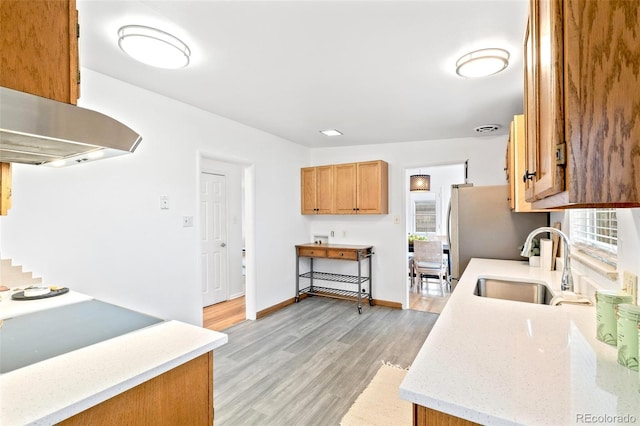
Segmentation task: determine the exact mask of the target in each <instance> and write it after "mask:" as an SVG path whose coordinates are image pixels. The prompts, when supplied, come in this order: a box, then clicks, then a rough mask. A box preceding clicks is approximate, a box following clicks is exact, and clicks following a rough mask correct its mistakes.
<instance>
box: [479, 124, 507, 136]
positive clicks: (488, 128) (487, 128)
mask: <svg viewBox="0 0 640 426" xmlns="http://www.w3.org/2000/svg"><path fill="white" fill-rule="evenodd" d="M501 127H502V126H500V125H499V124H483V125H482V126H478V127H476V128H474V129H473V130H475V131H476V132H477V133H481V134H483V135H486V134H489V133H493V132H496V131H497V130H499V129H500V128H501Z"/></svg>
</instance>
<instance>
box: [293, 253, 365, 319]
mask: <svg viewBox="0 0 640 426" xmlns="http://www.w3.org/2000/svg"><path fill="white" fill-rule="evenodd" d="M371 256H373V246H363V245H346V244H314V243H309V244H299V245H296V303H297V302H299V301H300V296H301V295H302V294H307V295H309V296H324V297H333V298H337V299H347V300H357V301H358V313H359V314H361V313H362V300H363V299H364V298H367V299H368V300H369V305H370V306H373V296H372V294H373V290H372V288H373V284H372V279H371V278H372V275H371V269H372V268H371ZM301 257H305V258H308V259H309V271H308V272H304V273H302V274H301V273H300V258H301ZM315 258H320V259H331V260H348V261H354V262H357V264H358V274H357V275H345V274H336V273H330V272H319V271H315V270H314V269H313V259H315ZM364 259H367V260H368V263H369V274H368V276H363V275H362V260H364ZM301 279H306V280H308V282H309V285H308V286H307V287H303V288H300V287H301V286H300V280H301ZM316 280H320V281H333V282H338V283H344V284H348V285H353V288H352V289H338V288H332V287H319V286H317V285H315V281H316ZM365 283H368V289H367V288H363V284H365ZM355 286H357V288H356V287H355ZM367 290H368V291H367Z"/></svg>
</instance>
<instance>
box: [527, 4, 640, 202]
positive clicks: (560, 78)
mask: <svg viewBox="0 0 640 426" xmlns="http://www.w3.org/2000/svg"><path fill="white" fill-rule="evenodd" d="M524 49H525V50H524V57H525V117H526V159H527V160H526V167H525V170H524V173H522V177H521V179H524V180H525V181H526V183H525V185H526V187H525V191H526V199H527V201H532V202H534V203H533V207H534V208H551V207H565V208H566V207H638V206H640V120H639V119H638V117H640V102H638V100H637V96H636V95H635V94H637V93H640V73H638V66H639V64H640V62H639V59H638V58H640V54H639V52H640V2H637V1H629V2H614V1H609V0H603V1H589V0H531V2H530V16H529V25H528V27H527V33H526V34H525V42H524Z"/></svg>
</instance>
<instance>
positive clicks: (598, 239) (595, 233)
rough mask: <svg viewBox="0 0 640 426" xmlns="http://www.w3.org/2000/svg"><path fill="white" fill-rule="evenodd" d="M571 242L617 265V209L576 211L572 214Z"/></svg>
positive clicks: (590, 253)
mask: <svg viewBox="0 0 640 426" xmlns="http://www.w3.org/2000/svg"><path fill="white" fill-rule="evenodd" d="M570 221H571V240H572V242H573V243H574V244H575V245H576V246H577V248H578V249H580V250H582V251H584V252H585V253H586V254H589V255H591V256H593V257H596V258H598V259H600V260H602V261H604V262H606V263H609V264H612V263H613V264H615V260H616V254H617V252H618V220H617V218H616V209H576V210H571V212H570Z"/></svg>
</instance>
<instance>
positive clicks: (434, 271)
mask: <svg viewBox="0 0 640 426" xmlns="http://www.w3.org/2000/svg"><path fill="white" fill-rule="evenodd" d="M411 275H412V280H415V279H416V278H417V279H418V280H419V282H420V284H422V278H423V275H424V276H426V278H427V283H428V281H429V276H437V277H438V278H439V279H440V286H441V288H442V292H443V294H444V288H445V286H446V287H447V288H448V287H449V282H448V280H447V264H446V262H445V257H444V253H443V250H442V241H441V240H439V239H436V240H431V241H421V240H417V241H414V242H413V273H412V274H411ZM412 285H415V281H412Z"/></svg>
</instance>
